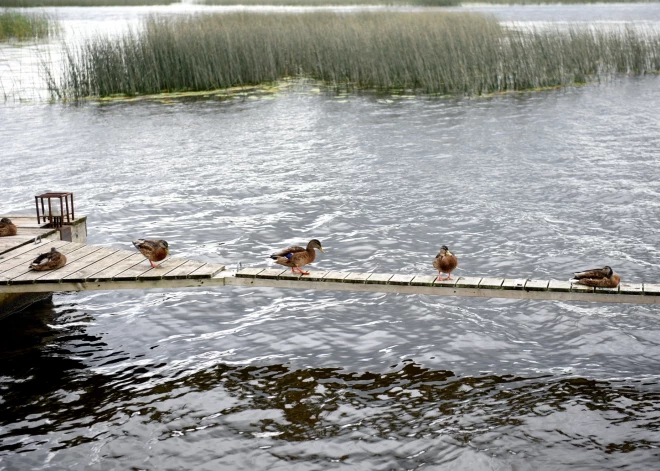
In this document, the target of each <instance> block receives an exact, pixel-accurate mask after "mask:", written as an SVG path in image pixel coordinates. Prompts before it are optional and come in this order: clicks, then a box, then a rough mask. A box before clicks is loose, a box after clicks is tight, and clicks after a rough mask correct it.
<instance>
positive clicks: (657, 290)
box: [644, 283, 660, 296]
mask: <svg viewBox="0 0 660 471" xmlns="http://www.w3.org/2000/svg"><path fill="white" fill-rule="evenodd" d="M644 294H647V295H651V296H660V284H655V283H644Z"/></svg>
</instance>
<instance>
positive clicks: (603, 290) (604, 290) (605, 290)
mask: <svg viewBox="0 0 660 471" xmlns="http://www.w3.org/2000/svg"><path fill="white" fill-rule="evenodd" d="M618 292H619V287H618V286H617V287H616V288H594V293H614V294H616V293H618ZM639 294H642V293H639Z"/></svg>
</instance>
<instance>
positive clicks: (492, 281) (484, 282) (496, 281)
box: [479, 278, 504, 289]
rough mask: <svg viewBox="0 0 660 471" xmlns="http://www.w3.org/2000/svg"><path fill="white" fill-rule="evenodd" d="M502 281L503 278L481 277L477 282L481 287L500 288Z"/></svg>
mask: <svg viewBox="0 0 660 471" xmlns="http://www.w3.org/2000/svg"><path fill="white" fill-rule="evenodd" d="M502 283H504V278H482V279H481V281H480V282H479V288H481V289H500V288H501V287H502Z"/></svg>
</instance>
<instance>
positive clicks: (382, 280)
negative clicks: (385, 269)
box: [367, 273, 394, 285]
mask: <svg viewBox="0 0 660 471" xmlns="http://www.w3.org/2000/svg"><path fill="white" fill-rule="evenodd" d="M393 276H394V275H392V274H391V273H372V274H371V275H369V278H367V283H371V284H376V285H386V284H387V282H388V281H389V279H390V278H392V277H393Z"/></svg>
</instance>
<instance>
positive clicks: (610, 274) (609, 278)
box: [571, 267, 621, 288]
mask: <svg viewBox="0 0 660 471" xmlns="http://www.w3.org/2000/svg"><path fill="white" fill-rule="evenodd" d="M620 281H621V277H620V276H619V275H617V274H616V273H614V271H613V270H612V269H611V268H610V267H604V268H596V269H593V270H585V271H581V272H577V273H573V279H572V280H571V282H572V283H576V284H578V285H585V286H594V287H597V288H616V287H617V286H619V282H620Z"/></svg>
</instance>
